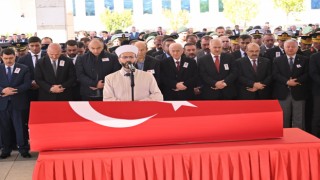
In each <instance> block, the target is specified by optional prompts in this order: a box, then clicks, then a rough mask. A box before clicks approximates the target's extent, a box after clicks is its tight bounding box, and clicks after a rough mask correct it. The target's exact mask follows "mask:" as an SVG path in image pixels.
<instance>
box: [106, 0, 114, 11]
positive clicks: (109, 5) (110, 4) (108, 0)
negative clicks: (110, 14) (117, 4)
mask: <svg viewBox="0 0 320 180" xmlns="http://www.w3.org/2000/svg"><path fill="white" fill-rule="evenodd" d="M104 7H105V8H107V9H109V10H110V11H113V10H114V3H113V0H104Z"/></svg>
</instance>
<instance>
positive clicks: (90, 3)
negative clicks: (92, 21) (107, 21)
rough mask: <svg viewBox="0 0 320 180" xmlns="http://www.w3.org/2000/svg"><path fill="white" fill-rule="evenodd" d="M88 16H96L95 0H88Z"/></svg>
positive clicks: (86, 2)
mask: <svg viewBox="0 0 320 180" xmlns="http://www.w3.org/2000/svg"><path fill="white" fill-rule="evenodd" d="M85 5H86V16H95V15H96V13H95V7H94V0H86V1H85Z"/></svg>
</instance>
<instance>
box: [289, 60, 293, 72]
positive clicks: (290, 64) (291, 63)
mask: <svg viewBox="0 0 320 180" xmlns="http://www.w3.org/2000/svg"><path fill="white" fill-rule="evenodd" d="M289 66H290V70H291V71H292V68H293V58H292V57H290V58H289Z"/></svg>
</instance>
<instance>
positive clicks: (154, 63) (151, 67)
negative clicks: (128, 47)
mask: <svg viewBox="0 0 320 180" xmlns="http://www.w3.org/2000/svg"><path fill="white" fill-rule="evenodd" d="M133 45H134V46H136V47H137V48H138V54H137V61H136V63H135V66H136V68H138V69H139V70H142V71H146V72H149V73H151V74H153V76H154V78H155V79H156V80H157V83H158V85H159V83H160V61H159V60H157V59H155V58H153V57H152V56H148V55H147V50H148V48H147V43H146V42H144V41H137V42H135V43H134V44H133Z"/></svg>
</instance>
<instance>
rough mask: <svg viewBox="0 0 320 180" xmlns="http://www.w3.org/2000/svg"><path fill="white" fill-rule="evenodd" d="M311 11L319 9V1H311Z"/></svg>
mask: <svg viewBox="0 0 320 180" xmlns="http://www.w3.org/2000/svg"><path fill="white" fill-rule="evenodd" d="M311 9H320V1H319V0H311Z"/></svg>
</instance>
